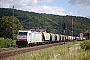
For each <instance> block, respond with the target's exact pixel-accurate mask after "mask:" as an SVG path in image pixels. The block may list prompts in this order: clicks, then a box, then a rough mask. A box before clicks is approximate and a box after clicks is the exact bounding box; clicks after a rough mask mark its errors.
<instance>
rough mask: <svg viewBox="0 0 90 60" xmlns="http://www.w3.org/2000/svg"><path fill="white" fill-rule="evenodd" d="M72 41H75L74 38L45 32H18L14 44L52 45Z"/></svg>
mask: <svg viewBox="0 0 90 60" xmlns="http://www.w3.org/2000/svg"><path fill="white" fill-rule="evenodd" d="M72 40H76V38H75V37H73V36H65V35H61V34H53V33H47V32H46V31H36V30H19V31H18V34H17V41H16V44H17V45H18V46H33V45H40V44H46V43H54V42H60V41H64V42H65V41H72Z"/></svg>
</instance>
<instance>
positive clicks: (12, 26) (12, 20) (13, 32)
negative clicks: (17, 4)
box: [12, 6, 14, 40]
mask: <svg viewBox="0 0 90 60" xmlns="http://www.w3.org/2000/svg"><path fill="white" fill-rule="evenodd" d="M12 40H14V6H13V19H12Z"/></svg>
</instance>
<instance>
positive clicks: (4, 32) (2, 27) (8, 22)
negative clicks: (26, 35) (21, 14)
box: [0, 16, 23, 39]
mask: <svg viewBox="0 0 90 60" xmlns="http://www.w3.org/2000/svg"><path fill="white" fill-rule="evenodd" d="M12 20H14V23H12ZM12 25H14V26H13V27H14V28H13V27H12ZM21 29H23V26H22V25H21V23H20V22H19V20H18V19H17V18H16V17H13V16H3V17H2V18H1V19H0V37H4V38H11V39H12V30H14V39H15V37H16V35H17V32H18V30H21Z"/></svg>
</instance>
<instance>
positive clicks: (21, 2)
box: [0, 0, 65, 15]
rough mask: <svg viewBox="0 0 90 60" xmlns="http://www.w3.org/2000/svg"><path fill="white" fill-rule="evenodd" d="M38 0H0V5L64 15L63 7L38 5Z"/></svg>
mask: <svg viewBox="0 0 90 60" xmlns="http://www.w3.org/2000/svg"><path fill="white" fill-rule="evenodd" d="M39 1H40V0H0V7H5V8H6V7H8V8H12V6H13V5H14V7H15V9H21V10H24V11H33V12H38V13H47V14H57V15H65V13H63V12H64V11H65V9H64V8H63V7H61V6H46V5H42V6H40V5H39ZM41 1H43V2H53V1H54V0H41Z"/></svg>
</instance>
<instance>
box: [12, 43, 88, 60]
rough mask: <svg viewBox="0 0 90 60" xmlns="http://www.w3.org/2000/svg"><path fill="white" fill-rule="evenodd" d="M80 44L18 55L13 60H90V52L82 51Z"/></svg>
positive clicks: (70, 44) (69, 44) (68, 44)
mask: <svg viewBox="0 0 90 60" xmlns="http://www.w3.org/2000/svg"><path fill="white" fill-rule="evenodd" d="M80 43H81V42H78V41H75V42H70V43H67V44H64V45H60V46H56V47H51V48H47V49H42V50H39V51H37V52H30V53H26V54H21V55H16V56H14V57H13V58H12V59H11V60H90V58H89V57H90V51H89V50H87V51H84V50H83V49H81V48H80Z"/></svg>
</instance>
